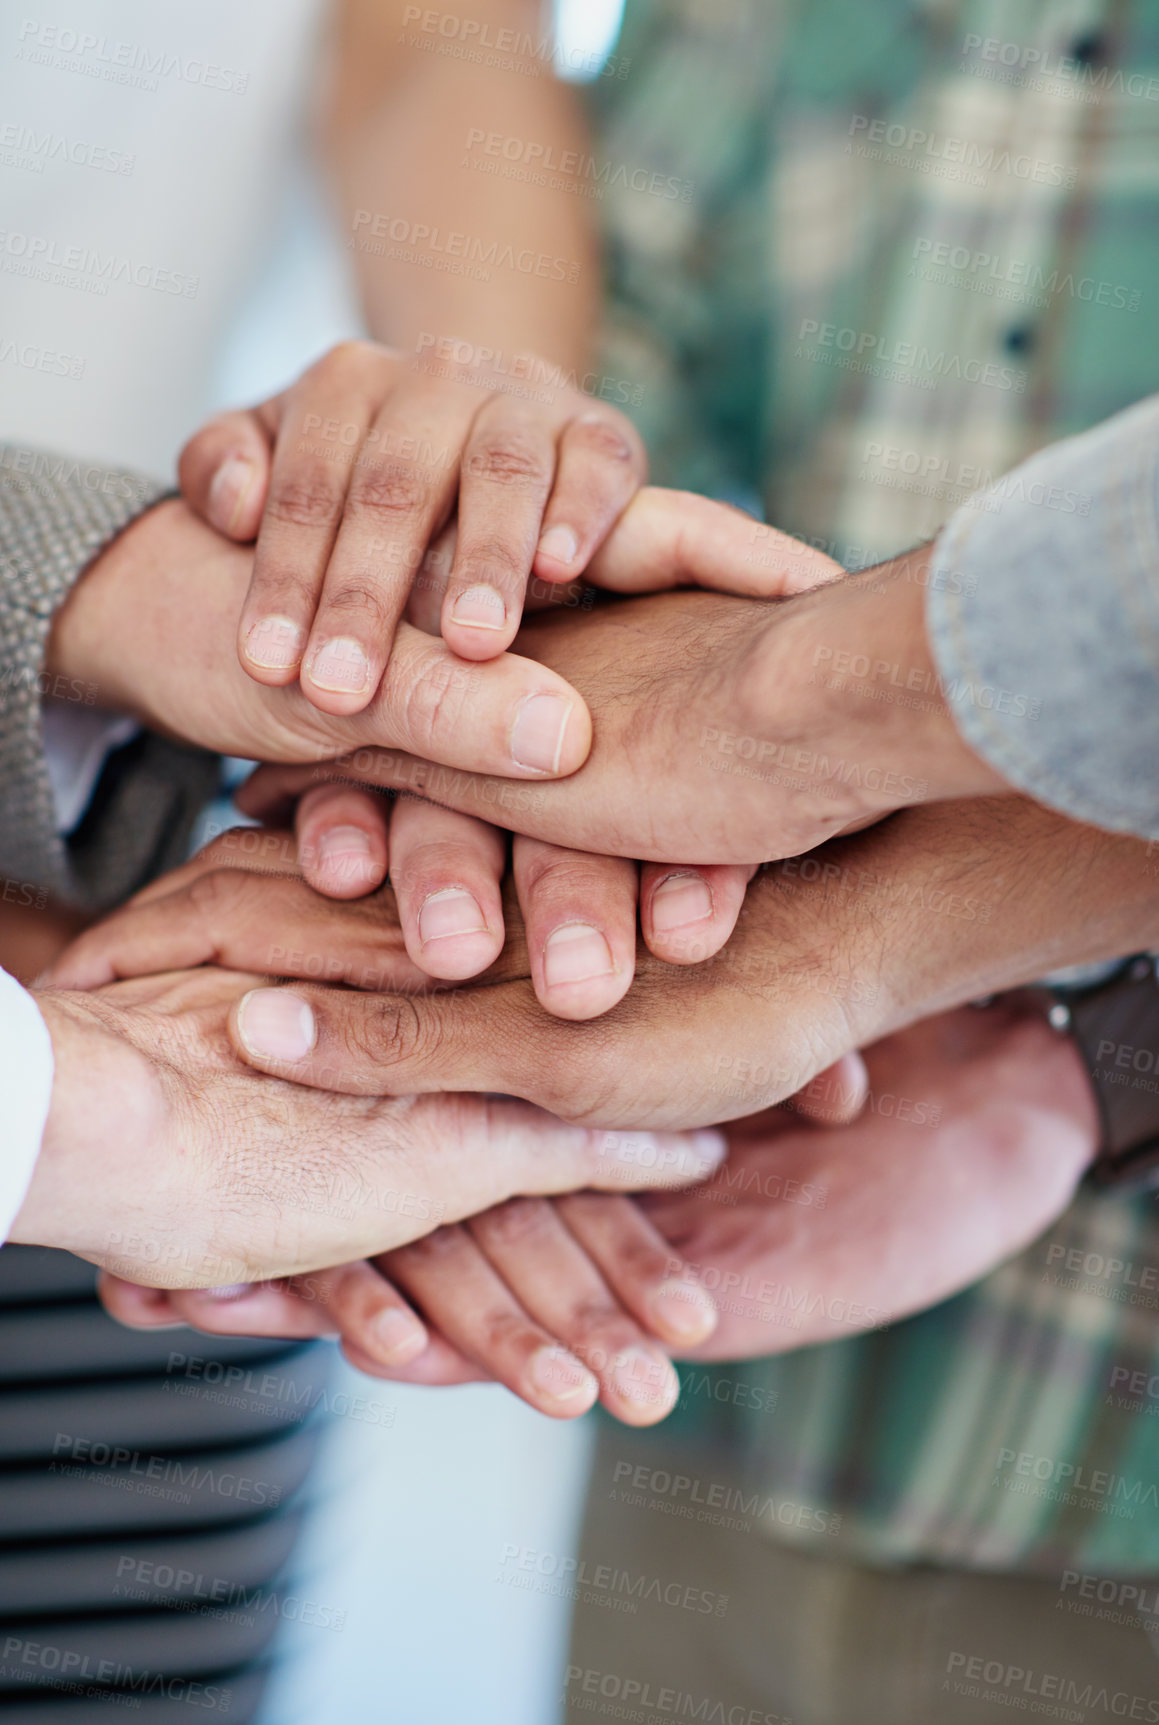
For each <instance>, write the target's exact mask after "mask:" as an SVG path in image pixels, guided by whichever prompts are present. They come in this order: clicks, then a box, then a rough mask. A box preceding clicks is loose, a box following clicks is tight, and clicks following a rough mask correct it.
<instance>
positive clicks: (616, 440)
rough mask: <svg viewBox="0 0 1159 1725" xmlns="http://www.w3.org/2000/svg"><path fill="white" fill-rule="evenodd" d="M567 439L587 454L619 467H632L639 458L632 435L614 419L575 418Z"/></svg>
mask: <svg viewBox="0 0 1159 1725" xmlns="http://www.w3.org/2000/svg"><path fill="white" fill-rule="evenodd" d="M568 441H569V442H572V443H576V444H578V445H579V446H580V448H582V449H583V450H585V451H586V452H587V453H588V454H590V455H594V456H597V457H598V458H599V459H600V460H601V461H608V462H612V463H613V464H615V465H616V466H619V467H632V466H634V465H635V463H636V462H637V460H638V458H639V450H638V447H637V444H636V441H635V438H634V436H632V435H630V434H629V431H628V430H627V429H626V428H625V427H623V426H621V425H620V424H618V423H617V422H616V421H615V420H609V419H602V418H598V417H588V418H585V419H579V420H576V421H575V423H574V424H573V426H572V427H571V430H570V431H569V433H568Z"/></svg>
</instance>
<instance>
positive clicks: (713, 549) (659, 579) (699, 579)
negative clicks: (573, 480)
mask: <svg viewBox="0 0 1159 1725" xmlns="http://www.w3.org/2000/svg"><path fill="white" fill-rule="evenodd" d="M844 573H845V571H844V570H843V569H842V567H841V565H840V564H839V563H837V562H835V561H834V560H833V558H832V557H828V556H826V554H825V553H824V552H823V551H817V550H815V549H814V547H813V546H812V545H806V544H805V542H804V541H803V540H801V539H793V538H791V537H790V536H789V534H787V533H781V532H778V530H777V529H776V528H775V527H765V526H763V525H762V523H761V522H759V521H754V520H753V518H752V516H751V515H745V514H743V513H742V512H741V511H740V510H739V509H734V508H732V507H731V505H729V504H726V503H714V502H713V501H712V499H711V498H708V497H698V496H696V495H695V493H693V492H690V491H663V490H661V489H660V488H659V487H658V486H655V485H651V486H647V487H646V488H645V489H644V490H643V491H638V492H637V493H636V495H635V497H634V498H633V499H632V501H631V503H629V505H628V507H627V509H625V511H624V513H623V515H621V517H620V519H619V521H618V522H617V524H616V527H615V529H614V531H613V532H612V533H611V534H610V536H609V537H608V539H607V541H606V543H605V544H604V546H603V548H602V549H601V550H600V552H599V553H598V555H597V556H596V557H595V558H594V559H593V560H592V563H591V565H590V567H589V568H588V571H587V580H589V581H590V582H592V583H593V584H594V585H595V586H597V587H607V588H610V589H611V590H612V591H613V592H616V593H658V592H664V591H666V590H667V589H668V588H670V587H706V588H709V589H711V590H712V591H713V592H717V593H732V594H735V595H736V596H737V597H738V598H742V599H784V598H787V597H788V596H789V595H790V594H792V593H804V592H806V591H807V590H808V589H809V588H810V587H819V586H822V585H823V584H824V583H825V582H827V581H834V580H837V579H838V577H840V576H841V575H844Z"/></svg>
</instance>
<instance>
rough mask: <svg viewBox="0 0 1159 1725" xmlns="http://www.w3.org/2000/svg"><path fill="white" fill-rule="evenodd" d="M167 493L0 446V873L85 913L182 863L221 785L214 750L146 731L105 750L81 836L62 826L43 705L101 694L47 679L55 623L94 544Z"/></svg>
mask: <svg viewBox="0 0 1159 1725" xmlns="http://www.w3.org/2000/svg"><path fill="white" fill-rule="evenodd" d="M164 495H165V489H164V488H163V487H162V486H159V485H156V484H154V483H153V482H151V481H149V480H146V479H143V478H141V477H140V475H138V474H135V473H130V472H127V471H125V470H123V469H118V468H106V467H101V466H98V465H96V464H94V463H91V462H84V461H76V460H72V459H69V458H67V457H62V456H56V455H49V454H47V453H45V452H42V451H39V450H29V449H23V448H18V447H16V446H14V445H10V444H0V877H3V878H4V879H5V880H8V881H20V882H27V883H34V884H35V885H37V886H38V887H44V888H47V890H48V891H50V892H52V893H54V894H56V895H57V896H59V897H61V898H63V899H66V900H67V901H69V902H70V903H73V904H76V905H79V906H81V907H83V908H85V909H91V910H101V909H105V908H107V907H108V906H109V905H111V904H115V903H118V902H119V901H120V900H122V899H123V898H125V897H126V896H127V895H128V894H129V893H131V892H133V891H135V890H136V888H137V887H139V886H141V885H143V884H144V883H145V882H146V881H147V880H149V879H151V878H152V876H153V875H155V874H157V873H159V872H161V871H162V870H163V869H165V868H166V867H169V866H171V865H173V864H175V863H176V862H178V861H180V860H181V858H182V856H183V855H184V850H185V845H186V843H187V841H188V835H189V831H190V829H191V827H192V823H193V820H194V818H195V816H196V814H197V810H198V809H199V808H200V807H201V805H202V804H203V803H204V802H205V800H206V799H207V798H208V797H209V796H211V795H212V794H213V789H214V786H215V784H216V780H217V774H218V763H217V760H216V758H215V757H214V756H211V755H206V754H205V753H203V752H202V751H201V750H196V749H185V748H181V747H180V746H179V745H176V744H173V743H169V742H167V741H165V740H164V739H162V738H160V737H154V736H150V735H145V736H142V737H140V738H138V739H137V741H135V742H133V743H131V744H129V745H127V746H126V747H125V748H124V749H121V750H119V751H117V753H116V754H115V755H114V756H113V758H112V760H111V761H110V763H109V765H108V767H107V768H106V770H105V773H104V775H103V777H102V779H101V782H100V784H99V786H98V788H97V793H96V796H95V797H94V799H93V803H92V805H91V806H90V809H89V812H88V814H87V815H86V816H85V819H84V820H83V821H82V823H81V825H80V827H79V828H78V829H77V831H76V832H75V833H74V834H73V835H72V836H71V837H70V838H69V839H68V840H64V839H61V838H60V837H59V836H58V834H57V831H56V822H55V812H54V806H53V797H52V787H51V784H50V782H49V778H48V772H47V768H46V764H45V756H44V738H43V734H42V726H41V702H42V700H43V698H44V697H45V696H46V695H55V696H56V697H58V698H60V699H64V700H70V701H72V700H75V701H84V702H88V703H92V702H93V701H95V698H96V691H95V690H93V689H91V688H89V687H86V686H85V685H83V684H80V683H70V684H69V686H68V687H67V688H52V687H50V679H49V677H48V675H47V673H46V671H45V650H46V645H47V641H48V635H49V630H50V629H51V626H52V619H53V616H54V615H55V613H56V611H57V610H58V608H59V607H60V606H61V605H62V604H63V603H64V601H65V599H67V597H68V595H69V593H70V592H71V591H72V588H73V585H74V584H75V582H76V581H77V580H78V579H79V577H80V576H81V575H82V574H83V572H84V570H85V569H86V568H87V566H88V565H89V563H91V561H92V560H93V558H94V557H95V556H96V555H97V554H98V552H100V551H102V550H103V549H104V547H105V546H106V545H108V543H109V542H110V541H111V540H112V539H113V538H115V536H116V535H117V534H118V533H119V532H121V530H122V529H123V528H125V527H127V526H128V525H129V523H130V522H131V521H133V520H135V519H136V517H137V516H138V515H141V514H142V513H144V511H145V510H146V509H148V508H150V507H151V506H152V505H153V504H154V503H156V502H157V501H159V499H160V498H161V497H162V496H164Z"/></svg>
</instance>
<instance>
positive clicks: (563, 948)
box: [543, 922, 616, 988]
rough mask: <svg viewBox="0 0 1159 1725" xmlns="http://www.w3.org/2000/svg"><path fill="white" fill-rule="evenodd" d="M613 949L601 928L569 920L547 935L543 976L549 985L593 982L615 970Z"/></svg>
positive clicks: (550, 986) (555, 986) (553, 986)
mask: <svg viewBox="0 0 1159 1725" xmlns="http://www.w3.org/2000/svg"><path fill="white" fill-rule="evenodd" d="M615 968H616V967H615V965H614V963H613V962H612V949H611V947H610V946H609V945H608V943H607V941H606V940H605V939H604V937H603V935H602V934H601V933H600V931H599V929H598V928H592V927H591V926H590V925H589V924H588V923H586V922H567V923H564V925H563V927H562V928H557V929H556V930H555V932H554V933H553V934H549V935H548V937H547V943H546V945H545V946H544V949H543V977H544V981H545V982H546V983H547V986H548V988H558V987H559V986H560V984H561V983H565V982H591V981H592V979H593V978H594V977H597V976H611V974H612V972H613V971H614V970H615Z"/></svg>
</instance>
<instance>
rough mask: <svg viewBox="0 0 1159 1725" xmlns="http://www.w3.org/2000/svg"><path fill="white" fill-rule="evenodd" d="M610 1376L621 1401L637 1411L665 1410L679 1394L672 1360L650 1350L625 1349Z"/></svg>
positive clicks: (678, 1385) (613, 1364) (617, 1358)
mask: <svg viewBox="0 0 1159 1725" xmlns="http://www.w3.org/2000/svg"><path fill="white" fill-rule="evenodd" d="M609 1375H610V1377H611V1381H612V1384H613V1385H614V1387H615V1390H616V1394H617V1395H618V1396H619V1397H620V1398H621V1400H623V1401H626V1402H631V1403H633V1405H634V1406H636V1407H649V1408H655V1407H663V1406H664V1405H665V1404H666V1403H670V1402H674V1401H675V1400H676V1397H677V1396H678V1395H679V1393H680V1382H679V1379H678V1378H677V1376H676V1373H675V1371H674V1370H673V1367H672V1362H671V1360H666V1359H664V1358H663V1356H662V1355H660V1354H653V1353H649V1351H648V1349H647V1348H625V1349H624V1352H623V1353H622V1354H617V1355H616V1358H615V1360H614V1361H613V1363H612V1369H611V1372H610V1374H609Z"/></svg>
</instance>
